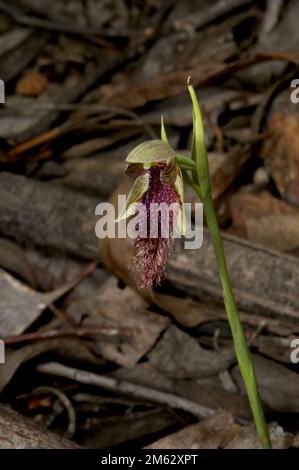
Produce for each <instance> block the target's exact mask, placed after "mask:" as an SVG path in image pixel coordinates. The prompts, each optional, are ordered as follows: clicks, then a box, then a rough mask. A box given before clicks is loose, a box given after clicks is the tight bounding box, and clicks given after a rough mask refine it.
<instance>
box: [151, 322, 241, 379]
mask: <svg viewBox="0 0 299 470" xmlns="http://www.w3.org/2000/svg"><path fill="white" fill-rule="evenodd" d="M148 357H149V361H150V363H151V364H153V365H154V366H155V367H156V368H157V369H158V370H159V371H160V372H162V373H163V374H165V375H167V376H168V377H174V378H176V379H187V378H200V377H209V376H211V375H215V374H217V373H219V372H221V371H223V370H226V369H227V368H228V367H229V366H230V365H231V364H232V363H233V362H234V361H235V354H234V352H233V351H232V350H226V351H225V350H224V351H213V350H208V349H204V348H202V347H201V346H200V345H199V344H198V342H197V341H196V339H195V338H192V337H191V336H189V335H188V334H187V333H185V332H184V331H182V330H180V329H179V328H177V327H176V326H174V325H172V326H170V327H169V328H168V329H167V330H166V332H165V333H164V335H163V337H162V338H161V339H160V341H159V342H158V343H157V344H156V346H155V347H154V348H153V350H152V351H151V352H150V354H149V355H148Z"/></svg>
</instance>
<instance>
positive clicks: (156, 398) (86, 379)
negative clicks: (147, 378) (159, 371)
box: [37, 362, 214, 418]
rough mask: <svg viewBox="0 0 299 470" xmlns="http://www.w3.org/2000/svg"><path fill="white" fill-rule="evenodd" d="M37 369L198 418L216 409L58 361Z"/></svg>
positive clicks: (42, 365) (208, 414)
mask: <svg viewBox="0 0 299 470" xmlns="http://www.w3.org/2000/svg"><path fill="white" fill-rule="evenodd" d="M37 371H38V372H42V373H44V374H48V375H56V376H59V377H63V378H68V379H70V380H75V381H76V382H79V383H81V384H86V385H94V386H96V387H100V388H103V389H105V390H109V391H112V392H116V393H122V394H124V395H128V396H130V397H133V398H136V399H138V400H140V399H141V400H146V401H149V402H154V403H159V404H162V405H164V406H167V407H170V408H175V409H180V410H184V411H186V412H187V413H190V414H192V415H194V416H196V417H198V418H206V417H208V416H211V415H212V414H213V413H214V410H212V409H211V408H208V407H206V406H203V405H200V404H199V403H195V402H192V401H191V400H187V399H185V398H182V397H179V396H177V395H173V394H172V393H167V392H161V391H160V390H155V389H153V388H149V387H145V386H142V385H136V384H133V383H130V382H127V381H125V380H117V379H113V378H112V377H106V376H104V375H97V374H94V373H92V372H88V371H85V370H80V369H74V368H73V367H68V366H65V365H63V364H59V363H57V362H48V363H45V364H40V365H39V366H37Z"/></svg>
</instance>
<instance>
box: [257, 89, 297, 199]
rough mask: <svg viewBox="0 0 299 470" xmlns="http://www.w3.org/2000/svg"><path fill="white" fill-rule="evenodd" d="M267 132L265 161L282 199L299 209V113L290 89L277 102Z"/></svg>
mask: <svg viewBox="0 0 299 470" xmlns="http://www.w3.org/2000/svg"><path fill="white" fill-rule="evenodd" d="M266 130H267V131H268V132H269V133H270V134H271V135H270V137H269V139H266V140H265V142H264V144H263V147H262V157H263V158H264V159H265V162H266V164H267V165H268V167H269V169H270V173H271V176H272V178H273V179H274V181H275V184H276V186H277V189H278V191H279V192H280V194H281V196H282V197H283V198H284V199H286V200H287V201H288V202H290V203H291V204H294V205H296V206H297V207H299V113H298V106H296V105H295V104H293V103H292V102H291V97H290V90H289V89H287V90H284V91H283V92H282V93H280V94H279V95H278V96H277V98H276V99H275V100H274V101H273V103H272V106H271V109H270V112H269V115H268V119H267V127H266Z"/></svg>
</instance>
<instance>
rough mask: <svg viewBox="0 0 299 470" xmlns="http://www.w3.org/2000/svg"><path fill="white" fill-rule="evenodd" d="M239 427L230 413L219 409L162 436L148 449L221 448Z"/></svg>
mask: <svg viewBox="0 0 299 470" xmlns="http://www.w3.org/2000/svg"><path fill="white" fill-rule="evenodd" d="M239 429H240V426H238V425H237V424H235V423H234V421H233V417H232V415H231V414H230V413H228V412H227V411H219V412H216V413H215V414H214V415H213V416H210V417H209V418H206V419H204V420H203V421H201V422H200V423H196V424H193V425H191V426H187V427H185V428H183V429H181V430H180V431H178V432H175V433H173V434H169V435H168V436H166V437H162V438H161V439H159V440H158V441H156V442H153V443H152V444H150V445H149V446H147V449H219V448H222V447H223V446H224V445H225V443H226V442H227V441H229V440H230V439H233V438H234V436H235V435H236V434H237V432H238V431H239Z"/></svg>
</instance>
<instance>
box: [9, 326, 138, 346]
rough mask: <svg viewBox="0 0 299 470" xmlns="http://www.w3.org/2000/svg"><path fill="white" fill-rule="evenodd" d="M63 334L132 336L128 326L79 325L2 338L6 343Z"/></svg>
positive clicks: (36, 339) (62, 335)
mask: <svg viewBox="0 0 299 470" xmlns="http://www.w3.org/2000/svg"><path fill="white" fill-rule="evenodd" d="M64 336H79V337H82V336H83V337H84V336H109V337H111V336H133V332H132V330H129V329H128V328H111V327H104V326H103V327H102V326H80V327H73V328H60V329H59V328H57V329H55V328H53V329H50V330H44V331H35V332H33V333H24V334H22V335H16V336H8V337H6V338H5V339H4V342H5V344H6V345H13V344H19V343H27V342H28V341H39V340H41V339H48V338H59V337H64Z"/></svg>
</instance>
